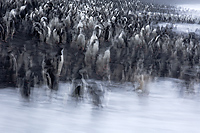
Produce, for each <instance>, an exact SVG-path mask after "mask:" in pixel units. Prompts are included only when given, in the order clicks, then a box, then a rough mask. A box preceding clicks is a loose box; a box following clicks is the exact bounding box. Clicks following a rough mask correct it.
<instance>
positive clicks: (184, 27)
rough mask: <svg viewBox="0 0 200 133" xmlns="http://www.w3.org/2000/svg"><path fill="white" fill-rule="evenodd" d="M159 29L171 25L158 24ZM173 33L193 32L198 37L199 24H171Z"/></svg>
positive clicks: (199, 33)
mask: <svg viewBox="0 0 200 133" xmlns="http://www.w3.org/2000/svg"><path fill="white" fill-rule="evenodd" d="M158 25H159V26H160V27H161V26H164V27H166V26H167V25H169V26H170V25H171V24H170V23H159V24H158ZM173 31H175V32H177V33H190V32H195V33H196V34H198V35H200V24H187V23H175V24H173Z"/></svg>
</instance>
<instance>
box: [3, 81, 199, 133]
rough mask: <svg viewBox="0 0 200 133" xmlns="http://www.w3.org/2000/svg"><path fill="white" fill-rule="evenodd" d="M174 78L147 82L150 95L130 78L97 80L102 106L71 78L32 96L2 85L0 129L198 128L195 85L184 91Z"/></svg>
mask: <svg viewBox="0 0 200 133" xmlns="http://www.w3.org/2000/svg"><path fill="white" fill-rule="evenodd" d="M177 82H179V81H178V80H174V79H159V80H156V81H155V82H153V83H151V84H149V91H150V93H149V95H146V94H138V93H136V92H135V91H133V87H132V84H131V83H125V84H119V83H111V84H108V83H105V82H100V84H102V85H103V87H105V88H106V89H107V93H108V94H107V95H106V97H105V99H106V100H105V102H104V103H103V107H96V106H94V105H93V104H92V103H91V102H90V100H89V99H88V98H87V97H85V98H83V99H75V98H72V97H71V96H70V95H69V89H70V86H71V84H69V83H60V85H59V86H60V88H59V91H57V92H54V91H49V90H47V89H45V87H42V88H34V89H33V91H32V95H31V97H30V99H24V98H22V97H21V95H20V93H19V90H18V89H14V88H5V89H1V90H0V108H1V113H0V131H1V132H6V133H17V132H18V133H27V132H29V133H36V132H37V133H54V132H73V133H85V132H87V133H94V132H95V133H111V132H115V133H122V132H124V133H133V132H137V133H142V132H148V133H155V132H158V133H160V132H162V133H177V132H181V133H188V132H192V133H197V132H199V122H200V113H199V112H200V98H199V96H200V95H199V85H195V91H194V93H193V94H186V93H185V92H184V91H181V88H180V87H179V88H178V86H180V85H178V84H177Z"/></svg>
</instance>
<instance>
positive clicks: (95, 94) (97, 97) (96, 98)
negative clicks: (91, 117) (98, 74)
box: [87, 81, 106, 106]
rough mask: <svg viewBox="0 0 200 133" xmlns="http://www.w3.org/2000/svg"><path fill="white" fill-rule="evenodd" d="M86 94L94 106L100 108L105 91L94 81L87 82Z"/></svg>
mask: <svg viewBox="0 0 200 133" xmlns="http://www.w3.org/2000/svg"><path fill="white" fill-rule="evenodd" d="M87 83H88V85H87V93H88V96H89V97H90V98H91V101H92V103H93V104H94V105H95V106H102V104H103V101H104V99H105V95H106V89H105V88H104V87H103V86H102V85H101V84H100V83H97V82H96V81H88V82H87Z"/></svg>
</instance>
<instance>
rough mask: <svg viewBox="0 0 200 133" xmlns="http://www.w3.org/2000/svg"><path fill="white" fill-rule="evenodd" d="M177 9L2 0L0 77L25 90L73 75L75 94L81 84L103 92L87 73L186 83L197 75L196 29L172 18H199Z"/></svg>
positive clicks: (101, 1) (114, 1)
mask: <svg viewBox="0 0 200 133" xmlns="http://www.w3.org/2000/svg"><path fill="white" fill-rule="evenodd" d="M179 13H180V9H178V8H175V7H172V6H165V5H156V4H149V3H142V2H140V1H138V0H76V1H73V0H5V1H1V2H0V39H1V42H0V43H1V44H0V45H1V47H0V58H1V60H0V61H1V62H0V64H1V68H0V72H1V73H2V74H1V75H6V77H5V78H4V77H1V80H2V79H3V81H2V83H3V82H4V83H9V84H10V85H13V86H19V87H21V88H23V89H22V92H23V94H24V95H25V96H29V95H30V92H31V87H34V86H36V85H42V84H46V85H47V86H48V87H49V88H50V89H55V90H57V89H58V82H59V81H61V80H62V81H68V80H70V81H72V82H73V86H74V93H75V95H78V96H80V95H81V93H82V92H83V91H82V90H83V88H84V85H85V86H86V87H87V88H90V89H89V92H90V93H91V94H97V92H98V94H99V95H103V94H104V93H105V92H104V90H103V89H97V88H99V87H98V86H97V85H96V83H92V84H93V85H90V84H87V83H85V82H86V80H87V79H97V80H108V81H118V82H119V81H122V82H125V81H130V82H133V83H134V82H138V83H139V84H140V85H139V87H138V89H143V86H144V84H146V83H147V82H148V81H149V80H150V79H152V78H154V77H172V78H178V79H182V80H183V81H185V84H186V88H187V89H191V88H192V87H189V86H191V84H192V83H193V82H198V79H199V78H200V77H199V76H200V71H199V63H200V60H199V59H200V58H199V57H200V45H199V44H200V43H199V36H198V35H197V34H195V33H183V34H178V33H176V32H174V31H173V28H174V27H173V24H174V23H190V24H194V23H196V24H199V23H200V18H192V17H191V16H187V15H180V14H179ZM160 22H167V23H171V24H170V25H167V26H166V27H159V26H157V24H158V23H160ZM20 39H22V40H24V42H23V41H21V42H20V45H19V44H18V45H17V44H16V45H15V42H16V41H18V40H20ZM22 43H23V44H22ZM83 83H85V84H84V85H83ZM86 84H87V85H86ZM92 86H96V87H92ZM91 88H92V89H91ZM95 88H96V89H95ZM99 90H100V91H99ZM95 98H96V99H99V97H97V96H96V97H95ZM96 101H98V100H96Z"/></svg>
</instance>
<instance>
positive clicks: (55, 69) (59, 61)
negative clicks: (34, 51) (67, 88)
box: [42, 48, 64, 90]
mask: <svg viewBox="0 0 200 133" xmlns="http://www.w3.org/2000/svg"><path fill="white" fill-rule="evenodd" d="M63 63H64V55H63V48H60V49H59V50H58V53H57V54H56V55H55V57H54V58H49V57H45V59H44V60H43V63H42V68H43V71H42V73H43V79H44V81H45V84H46V85H47V86H48V87H49V88H50V89H54V90H57V89H58V82H59V76H60V74H61V71H62V67H63Z"/></svg>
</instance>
